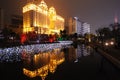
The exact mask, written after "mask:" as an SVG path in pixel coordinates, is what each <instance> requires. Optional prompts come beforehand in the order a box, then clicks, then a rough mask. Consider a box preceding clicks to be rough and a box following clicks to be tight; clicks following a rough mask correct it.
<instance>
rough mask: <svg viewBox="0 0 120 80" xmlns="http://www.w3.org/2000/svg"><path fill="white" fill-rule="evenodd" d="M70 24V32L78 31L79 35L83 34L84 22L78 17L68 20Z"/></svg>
mask: <svg viewBox="0 0 120 80" xmlns="http://www.w3.org/2000/svg"><path fill="white" fill-rule="evenodd" d="M68 26H69V28H68V29H69V30H68V34H74V33H77V34H78V35H80V34H81V29H82V28H81V27H82V22H81V21H80V19H79V18H78V17H73V18H70V19H69V21H68Z"/></svg>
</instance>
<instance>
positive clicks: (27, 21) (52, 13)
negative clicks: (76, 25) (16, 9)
mask: <svg viewBox="0 0 120 80" xmlns="http://www.w3.org/2000/svg"><path fill="white" fill-rule="evenodd" d="M37 3H38V2H36V1H33V2H29V3H27V4H26V5H25V6H24V7H23V33H28V32H30V31H35V32H36V33H38V34H52V33H59V32H60V30H64V18H62V17H61V16H59V15H57V13H56V10H55V8H54V7H50V8H48V6H47V4H46V3H45V2H44V0H42V1H41V2H40V4H37Z"/></svg>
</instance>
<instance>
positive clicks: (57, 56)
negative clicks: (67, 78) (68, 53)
mask: <svg viewBox="0 0 120 80" xmlns="http://www.w3.org/2000/svg"><path fill="white" fill-rule="evenodd" d="M24 54H27V53H24ZM26 57H27V58H26ZM64 60H65V58H64V52H63V51H61V49H54V50H52V51H48V52H43V53H38V54H35V55H30V54H29V55H26V56H24V57H23V63H24V68H23V73H24V74H25V75H26V76H28V77H31V78H33V77H36V76H40V77H41V78H42V80H44V79H45V77H46V76H47V75H48V72H51V73H54V72H55V70H56V68H57V66H58V65H60V64H61V63H63V62H64ZM31 66H32V67H31Z"/></svg>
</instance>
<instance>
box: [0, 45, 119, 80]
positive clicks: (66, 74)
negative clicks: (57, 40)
mask: <svg viewBox="0 0 120 80" xmlns="http://www.w3.org/2000/svg"><path fill="white" fill-rule="evenodd" d="M8 56H11V57H9V58H6V59H4V60H3V58H2V57H1V58H0V80H120V72H119V70H118V69H117V68H116V67H114V65H112V64H111V63H110V62H108V61H107V60H106V59H105V58H104V57H102V56H101V55H100V54H99V53H98V52H96V51H95V50H94V49H93V48H92V47H90V46H89V45H84V44H79V45H71V46H64V47H63V48H56V49H53V50H49V51H44V52H39V53H34V52H33V53H27V52H26V51H23V52H22V53H21V54H20V55H19V56H18V55H16V54H14V53H12V55H7V56H6V55H4V56H3V57H8ZM9 59H10V60H9Z"/></svg>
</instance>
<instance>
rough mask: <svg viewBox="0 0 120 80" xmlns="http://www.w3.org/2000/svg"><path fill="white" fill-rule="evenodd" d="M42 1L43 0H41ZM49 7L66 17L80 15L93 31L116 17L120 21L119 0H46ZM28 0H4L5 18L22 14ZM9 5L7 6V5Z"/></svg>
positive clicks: (0, 4) (0, 6)
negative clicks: (9, 15)
mask: <svg viewBox="0 0 120 80" xmlns="http://www.w3.org/2000/svg"><path fill="white" fill-rule="evenodd" d="M39 1H41V0H39ZM44 1H45V2H46V3H47V5H48V7H51V6H53V7H55V9H56V11H57V14H59V15H61V16H62V17H64V18H65V19H67V18H69V17H79V19H80V20H81V21H84V22H87V23H89V24H90V25H91V32H92V33H95V30H96V29H98V28H100V27H101V26H102V27H106V26H109V24H112V23H114V17H115V16H117V17H118V22H120V20H119V19H120V8H119V3H120V1H119V0H114V1H109V0H105V1H104V0H97V1H96V0H90V1H89V0H80V1H78V0H74V1H73V0H44ZM26 3H27V0H26V1H24V0H12V1H10V0H2V1H1V3H0V8H2V9H4V13H5V18H9V17H8V14H19V15H22V7H23V6H24V5H25V4H26ZM6 5H7V6H6ZM6 13H7V14H6Z"/></svg>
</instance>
